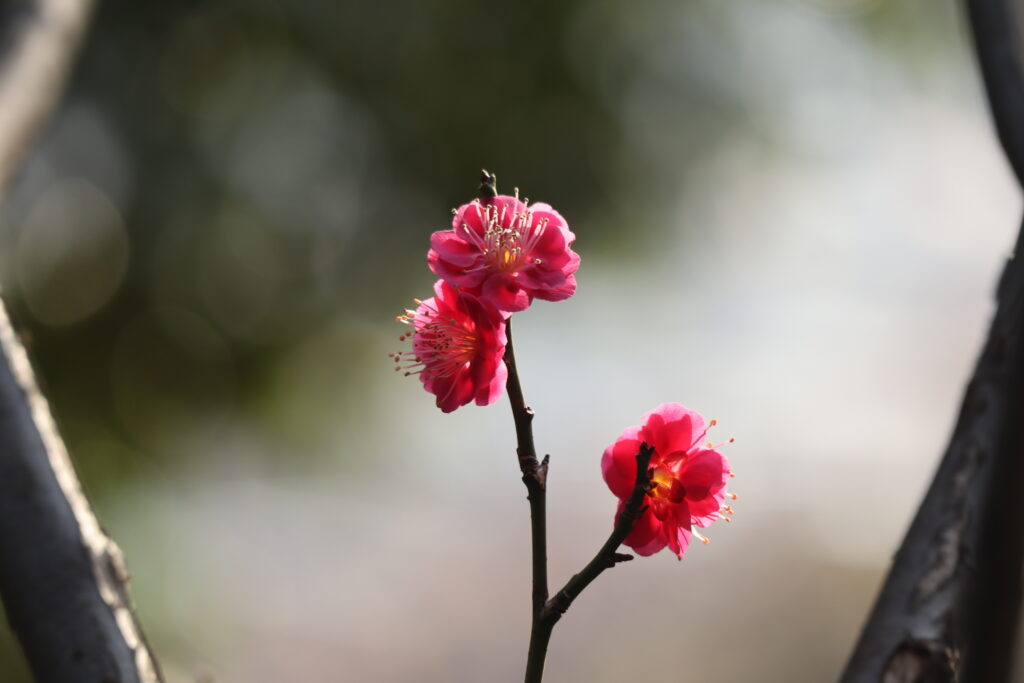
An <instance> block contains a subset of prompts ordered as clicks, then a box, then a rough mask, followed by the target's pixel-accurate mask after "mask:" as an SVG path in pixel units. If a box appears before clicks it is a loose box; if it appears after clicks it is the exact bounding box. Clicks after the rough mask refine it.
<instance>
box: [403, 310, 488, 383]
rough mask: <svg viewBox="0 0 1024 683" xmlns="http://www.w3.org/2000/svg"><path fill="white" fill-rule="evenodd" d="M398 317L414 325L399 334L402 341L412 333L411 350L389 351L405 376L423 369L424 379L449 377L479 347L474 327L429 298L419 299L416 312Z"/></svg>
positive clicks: (469, 359)
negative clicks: (447, 313)
mask: <svg viewBox="0 0 1024 683" xmlns="http://www.w3.org/2000/svg"><path fill="white" fill-rule="evenodd" d="M417 303H420V302H417ZM397 320H398V321H399V322H402V323H405V324H406V325H411V326H412V327H413V331H412V332H410V333H406V334H403V335H402V336H401V337H400V338H399V340H400V341H405V339H406V338H408V337H409V335H412V351H403V352H401V353H393V354H391V357H392V358H394V359H395V363H396V366H395V370H404V371H405V374H406V376H408V375H415V374H419V373H422V374H423V376H424V378H427V379H433V378H438V377H450V376H452V375H454V374H455V373H456V372H458V371H459V370H462V369H463V368H464V367H466V365H467V364H468V363H469V362H470V361H472V360H473V358H475V357H476V355H477V352H478V351H479V348H480V338H479V337H478V336H477V335H476V333H475V331H474V330H471V329H469V328H468V327H467V326H466V325H464V324H463V323H460V322H459V321H457V320H455V319H454V318H452V317H450V316H445V315H441V314H440V313H439V312H438V310H437V308H436V307H435V306H434V305H431V302H430V301H428V302H426V303H420V309H419V311H418V312H417V311H406V312H405V315H401V316H398V318H397Z"/></svg>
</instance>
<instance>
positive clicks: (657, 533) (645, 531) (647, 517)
mask: <svg viewBox="0 0 1024 683" xmlns="http://www.w3.org/2000/svg"><path fill="white" fill-rule="evenodd" d="M623 507H625V503H623V502H620V503H619V511H618V513H616V515H615V522H616V524H617V523H618V520H619V517H620V516H621V515H622V508H623ZM662 529H663V525H662V523H661V522H659V521H658V520H657V518H655V516H654V515H653V514H651V511H650V510H649V509H648V510H645V511H644V512H643V513H642V514H641V515H640V519H638V520H637V521H636V523H635V524H634V525H633V529H632V530H631V531H630V532H629V534H628V535H627V536H626V539H625V540H624V541H623V542H622V543H623V545H626V546H629V547H630V548H632V549H633V550H634V551H635V552H636V554H637V555H645V556H646V555H653V554H654V553H656V552H658V551H659V550H661V549H662V548H664V547H665V543H666V539H665V535H664V533H663V530H662Z"/></svg>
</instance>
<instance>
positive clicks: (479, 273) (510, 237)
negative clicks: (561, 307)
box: [427, 193, 580, 312]
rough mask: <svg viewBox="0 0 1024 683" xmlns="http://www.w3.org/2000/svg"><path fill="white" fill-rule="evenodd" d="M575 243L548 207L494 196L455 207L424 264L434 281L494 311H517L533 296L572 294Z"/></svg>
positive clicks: (557, 297)
mask: <svg viewBox="0 0 1024 683" xmlns="http://www.w3.org/2000/svg"><path fill="white" fill-rule="evenodd" d="M575 239H576V236H575V235H574V234H573V233H572V232H570V231H569V225H568V223H566V221H565V219H564V218H562V215H561V214H559V213H558V212H557V211H555V210H554V209H553V208H551V206H549V205H548V204H533V205H527V204H526V203H524V202H521V201H520V200H519V197H518V193H517V196H514V197H510V196H508V195H498V196H497V197H494V198H493V199H483V200H480V199H474V200H473V201H472V202H470V203H469V204H463V205H462V206H460V207H459V208H458V209H456V210H455V215H454V217H453V219H452V227H451V229H450V230H440V231H438V232H435V233H434V234H433V235H432V236H431V238H430V251H429V252H428V254H427V262H428V263H429V264H430V269H431V270H432V271H434V273H435V274H436V275H437V276H438V277H440V278H442V279H443V280H445V281H447V282H449V283H450V284H453V285H457V286H459V287H462V288H463V289H464V290H466V291H469V292H471V293H474V294H477V295H478V296H479V297H480V298H483V299H486V300H487V301H489V302H491V303H492V304H494V306H495V307H496V308H498V309H500V310H502V311H508V312H514V311H522V310H525V309H526V308H527V307H528V306H529V305H530V303H531V302H532V301H533V299H535V298H536V299H543V300H545V301H562V300H564V299H568V298H569V297H570V296H572V295H573V293H574V292H575V291H576V276H575V275H574V273H575V272H576V270H577V269H578V268H579V265H580V257H579V255H578V254H577V253H576V252H574V251H573V250H572V249H570V248H569V245H571V244H572V243H573V240H575Z"/></svg>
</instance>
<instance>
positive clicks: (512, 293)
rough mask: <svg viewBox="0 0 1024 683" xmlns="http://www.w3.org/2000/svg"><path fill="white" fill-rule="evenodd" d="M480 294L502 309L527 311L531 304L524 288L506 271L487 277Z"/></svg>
mask: <svg viewBox="0 0 1024 683" xmlns="http://www.w3.org/2000/svg"><path fill="white" fill-rule="evenodd" d="M480 294H481V296H482V297H483V298H485V299H487V300H488V301H489V302H490V303H491V305H493V306H494V307H495V308H497V309H499V310H502V311H508V312H516V311H525V310H526V309H527V308H529V306H530V297H529V295H528V294H527V293H526V292H524V291H523V290H522V288H521V287H520V286H519V284H518V283H517V282H516V280H515V278H514V277H512V276H510V275H506V274H504V273H502V274H494V275H491V277H489V278H487V279H486V280H485V281H484V283H483V287H482V290H481V292H480Z"/></svg>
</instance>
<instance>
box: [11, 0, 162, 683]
mask: <svg viewBox="0 0 1024 683" xmlns="http://www.w3.org/2000/svg"><path fill="white" fill-rule="evenodd" d="M90 5H91V2H88V1H87V0H79V1H77V2H76V1H75V0H70V1H63V0H8V1H7V2H4V3H3V4H2V7H0V193H2V191H3V189H4V187H6V184H7V183H8V181H9V180H10V178H11V177H12V176H13V175H14V173H15V172H16V169H17V167H18V164H19V163H20V161H21V158H22V156H23V154H24V152H25V150H26V149H27V147H28V145H29V143H30V142H31V141H32V140H33V138H34V137H35V135H36V134H37V132H38V131H39V130H40V128H41V126H42V125H43V124H44V122H45V121H46V120H47V118H48V117H49V114H50V111H51V110H52V108H53V105H54V103H55V102H56V99H57V97H58V95H59V93H60V90H61V86H62V84H63V81H64V77H65V74H66V72H67V68H68V65H69V64H70V61H71V58H72V56H73V55H74V52H75V48H76V46H77V44H78V42H79V37H80V35H81V33H82V31H83V30H84V27H85V23H86V18H87V16H88V13H89V9H90ZM0 350H2V353H0V596H2V597H3V602H4V610H5V612H6V614H7V618H8V620H9V621H10V624H11V627H12V629H13V630H14V632H15V633H16V634H17V636H18V639H19V640H20V641H21V644H22V647H23V649H24V651H25V654H26V656H27V658H28V662H29V665H30V667H31V668H32V671H33V673H34V675H35V679H36V680H37V681H39V682H40V683H67V682H69V681H90V682H95V683H99V682H101V681H111V682H113V681H117V682H118V683H136V682H137V683H152V682H155V681H159V680H161V678H160V674H159V671H158V670H157V667H156V664H155V662H154V660H153V658H152V656H151V655H150V652H149V649H148V647H147V646H146V643H145V639H144V637H143V635H142V632H141V630H140V629H139V627H138V624H137V622H136V620H135V616H134V614H133V613H132V611H131V606H130V601H129V598H128V592H127V572H126V571H125V569H124V563H123V561H122V558H121V553H120V551H119V550H118V548H117V546H116V545H115V544H114V543H113V541H111V540H110V539H109V538H108V537H107V536H106V534H104V533H103V531H102V529H101V528H100V526H99V523H98V522H97V520H96V517H95V515H94V514H93V512H92V509H91V508H90V507H89V503H88V501H87V500H86V499H85V496H84V495H83V494H82V490H81V487H80V486H79V483H78V479H77V477H76V476H75V471H74V468H73V467H72V466H71V462H70V460H69V458H68V454H67V451H66V450H65V448H64V444H63V442H62V441H61V438H60V435H59V434H58V432H57V429H56V426H55V425H54V422H53V418H52V417H51V415H50V411H49V408H48V406H47V403H46V400H45V399H44V398H43V396H42V395H41V394H40V393H39V389H38V387H37V386H36V382H35V378H34V376H33V373H32V368H31V365H30V364H29V361H28V357H27V355H26V353H25V349H24V348H23V347H22V345H21V343H20V342H19V341H18V339H17V337H16V335H15V334H14V331H13V329H12V328H11V324H10V321H9V320H8V318H7V313H6V309H5V308H4V306H3V304H0Z"/></svg>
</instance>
